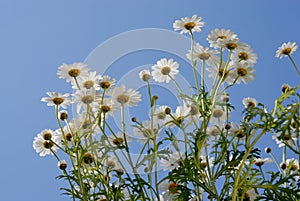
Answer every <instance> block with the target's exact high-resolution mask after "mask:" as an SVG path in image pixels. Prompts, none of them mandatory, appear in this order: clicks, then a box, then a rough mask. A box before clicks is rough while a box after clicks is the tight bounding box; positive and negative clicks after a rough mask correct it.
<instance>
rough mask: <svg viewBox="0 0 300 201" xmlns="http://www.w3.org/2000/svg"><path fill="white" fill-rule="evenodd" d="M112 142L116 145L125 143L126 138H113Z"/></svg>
mask: <svg viewBox="0 0 300 201" xmlns="http://www.w3.org/2000/svg"><path fill="white" fill-rule="evenodd" d="M112 143H113V144H114V145H117V146H118V145H122V144H123V143H124V139H123V138H121V137H116V138H115V139H113V141H112Z"/></svg>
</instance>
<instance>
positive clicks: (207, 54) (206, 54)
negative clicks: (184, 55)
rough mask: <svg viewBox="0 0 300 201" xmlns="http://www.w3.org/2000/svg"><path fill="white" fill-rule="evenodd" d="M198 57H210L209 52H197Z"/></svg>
mask: <svg viewBox="0 0 300 201" xmlns="http://www.w3.org/2000/svg"><path fill="white" fill-rule="evenodd" d="M198 58H199V59H201V60H207V59H209V58H210V54H209V53H207V52H204V53H200V54H198Z"/></svg>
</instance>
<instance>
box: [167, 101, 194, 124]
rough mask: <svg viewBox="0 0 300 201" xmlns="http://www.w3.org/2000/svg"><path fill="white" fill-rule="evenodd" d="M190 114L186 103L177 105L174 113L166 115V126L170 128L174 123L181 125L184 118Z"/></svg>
mask: <svg viewBox="0 0 300 201" xmlns="http://www.w3.org/2000/svg"><path fill="white" fill-rule="evenodd" d="M189 115H190V108H188V107H187V105H186V104H184V105H183V106H177V108H176V111H175V113H172V114H171V116H170V115H168V116H167V122H168V123H167V125H166V126H167V127H169V128H171V127H173V126H175V125H182V124H183V122H184V120H185V119H186V118H187V117H188V116H189ZM175 121H176V122H175Z"/></svg>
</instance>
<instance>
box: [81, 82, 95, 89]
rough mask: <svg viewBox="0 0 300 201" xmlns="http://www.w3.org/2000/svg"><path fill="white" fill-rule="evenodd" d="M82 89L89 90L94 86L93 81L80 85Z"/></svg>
mask: <svg viewBox="0 0 300 201" xmlns="http://www.w3.org/2000/svg"><path fill="white" fill-rule="evenodd" d="M82 85H83V87H84V88H86V89H90V88H92V87H93V86H94V81H92V80H87V81H85V82H84V83H82Z"/></svg>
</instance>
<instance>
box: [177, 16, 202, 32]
mask: <svg viewBox="0 0 300 201" xmlns="http://www.w3.org/2000/svg"><path fill="white" fill-rule="evenodd" d="M204 24H205V23H204V22H203V21H202V17H197V15H193V16H192V18H189V17H184V18H181V19H180V20H176V21H175V22H174V23H173V28H174V30H175V31H180V34H183V33H189V32H200V31H201V27H203V26H204Z"/></svg>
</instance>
